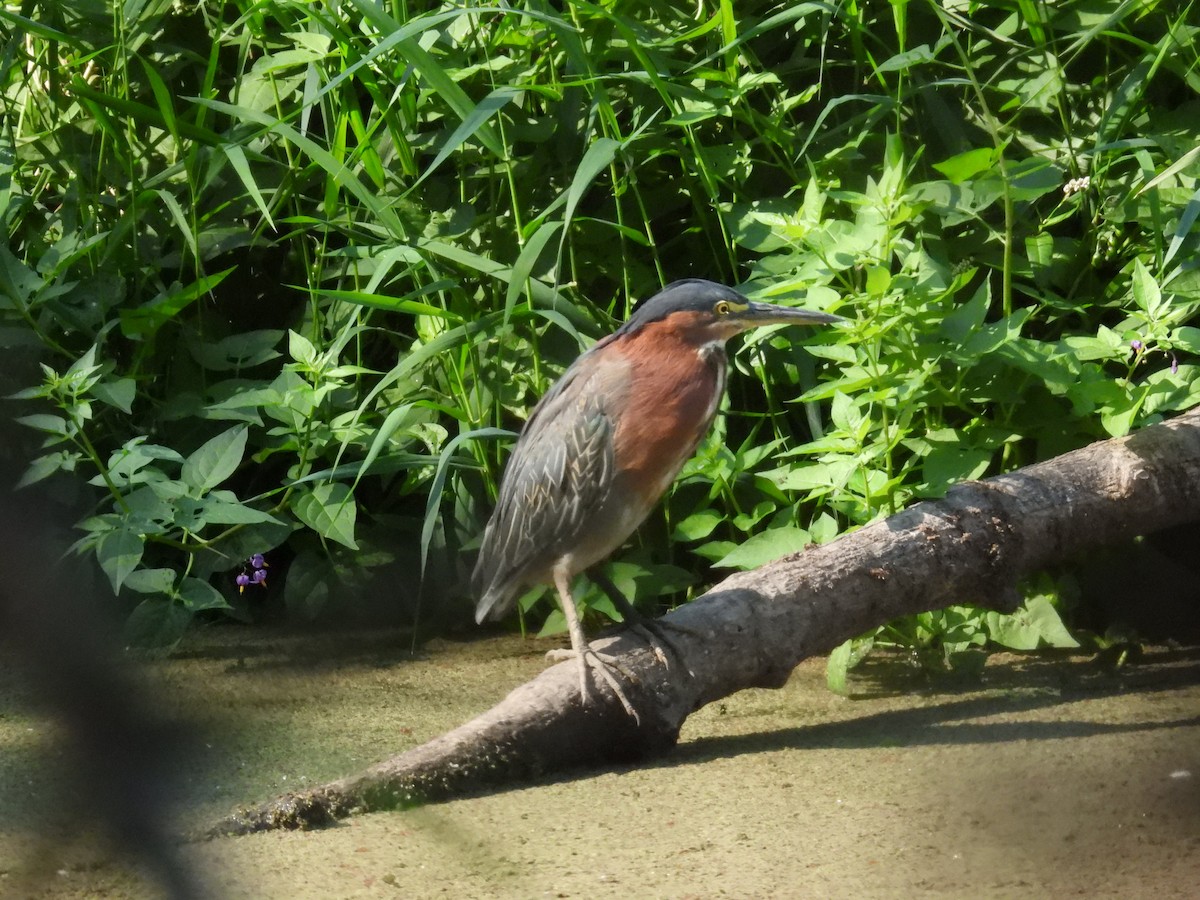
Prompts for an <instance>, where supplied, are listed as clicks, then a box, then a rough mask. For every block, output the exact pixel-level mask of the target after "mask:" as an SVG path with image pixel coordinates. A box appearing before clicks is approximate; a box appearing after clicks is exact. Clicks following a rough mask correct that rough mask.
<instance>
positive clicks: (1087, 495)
mask: <svg viewBox="0 0 1200 900" xmlns="http://www.w3.org/2000/svg"><path fill="white" fill-rule="evenodd" d="M1195 520H1200V408H1196V409H1193V410H1191V411H1190V412H1188V413H1186V414H1184V415H1181V416H1179V417H1177V418H1175V419H1173V420H1171V421H1168V422H1165V423H1162V424H1158V425H1154V426H1152V427H1149V428H1146V429H1144V430H1142V431H1139V432H1137V433H1135V434H1133V435H1130V436H1128V437H1124V438H1119V439H1113V440H1108V441H1102V442H1099V443H1095V444H1092V445H1091V446H1089V447H1085V448H1083V449H1081V450H1076V451H1074V452H1072V453H1067V454H1065V455H1063V456H1060V457H1057V458H1055V459H1052V460H1049V461H1047V462H1043V463H1038V464H1036V465H1032V466H1028V467H1026V468H1023V469H1019V470H1017V471H1015V472H1010V473H1008V474H1006V475H1000V476H996V477H994V478H988V479H986V480H983V481H976V482H968V483H965V484H961V485H958V486H956V487H954V488H952V489H951V490H950V491H949V492H948V493H947V495H946V497H945V498H944V499H941V500H937V501H929V502H924V503H919V504H917V505H915V506H913V507H911V508H909V509H907V510H905V511H904V512H901V513H898V514H897V515H894V516H891V517H890V518H888V519H885V520H882V521H879V522H875V523H873V524H871V525H868V526H866V527H864V528H861V529H859V530H858V531H855V532H853V533H851V534H848V535H845V536H843V537H841V538H839V539H838V540H836V541H833V542H831V543H829V544H825V545H822V546H819V547H808V548H806V549H805V550H804V551H801V552H799V553H795V554H792V555H790V556H787V557H784V558H783V559H780V560H778V561H776V562H774V563H771V564H769V565H767V566H763V567H762V568H760V569H757V570H755V571H753V572H743V573H740V574H737V575H734V576H733V577H731V578H728V579H726V580H725V581H723V582H722V583H720V584H719V585H717V586H716V587H714V588H713V589H712V590H711V591H709V592H708V593H706V594H705V595H704V596H702V597H699V598H698V599H696V600H694V601H693V602H691V603H689V604H687V605H686V606H683V607H680V608H679V609H676V610H674V611H673V612H671V613H670V614H668V615H667V616H665V617H664V618H663V619H662V620H661V621H662V622H663V623H665V624H666V625H667V626H668V628H669V632H670V637H671V641H672V643H673V645H674V647H675V648H676V649H677V651H678V654H677V655H675V654H672V655H670V656H669V662H668V665H666V666H664V665H663V664H662V663H661V662H660V661H659V660H658V659H656V657H655V655H654V653H653V652H652V651H651V650H650V648H648V647H647V645H646V644H645V643H643V642H642V641H641V640H640V639H639V638H637V637H635V636H634V635H632V634H628V633H624V634H620V635H616V636H612V637H605V638H600V639H598V640H596V641H595V642H594V644H595V646H597V648H603V649H604V651H605V652H606V653H608V654H610V655H613V656H615V657H617V659H618V662H619V664H620V666H621V668H622V669H623V671H624V673H625V676H626V678H625V680H626V685H625V687H626V692H627V694H628V696H629V698H630V700H631V701H632V703H633V704H634V706H635V707H636V708H637V710H638V712H639V716H640V721H638V722H635V721H634V720H633V719H632V718H631V717H630V716H628V715H626V713H625V712H624V711H623V710H622V708H621V705H620V703H619V702H618V701H617V699H616V698H615V697H614V696H612V695H611V694H610V693H608V692H599V693H600V694H601V695H602V699H601V700H599V701H597V702H596V703H595V704H593V705H588V706H584V705H582V703H581V700H580V696H579V682H578V677H577V670H576V668H575V664H574V662H568V663H562V664H559V665H557V666H554V667H552V668H549V669H547V670H546V671H545V672H543V673H542V674H541V675H539V676H538V677H537V678H535V679H534V680H533V681H530V682H529V683H527V684H524V685H522V686H520V687H518V688H517V689H516V690H514V691H513V692H512V693H510V694H509V695H508V696H507V697H506V698H505V699H504V700H503V701H501V703H499V704H498V705H497V706H495V707H494V708H492V709H491V710H489V711H488V712H485V713H484V714H482V715H480V716H478V717H477V718H475V719H473V720H471V721H470V722H467V723H466V724H465V725H462V726H460V727H459V728H457V729H455V730H453V731H451V732H449V733H447V734H445V735H442V736H441V737H438V738H435V739H434V740H432V741H429V742H428V743H426V744H424V745H422V746H420V747H416V748H414V749H412V750H409V751H407V752H405V753H401V754H399V755H397V756H394V757H392V758H391V759H387V760H384V761H383V762H380V763H377V764H375V765H373V766H371V767H370V768H368V769H366V770H365V771H363V772H361V773H359V774H356V775H353V776H350V777H347V778H343V779H340V780H338V781H334V782H331V783H329V784H326V785H322V786H319V787H315V788H310V789H307V790H304V791H298V792H294V793H289V794H286V795H284V796H282V797H279V798H276V799H274V800H271V801H269V802H267V803H265V804H262V805H261V806H257V807H252V808H247V809H241V810H238V811H236V812H234V813H233V814H231V815H230V816H228V817H227V818H225V819H223V820H222V821H221V822H219V823H217V825H215V826H214V827H213V828H212V829H211V830H210V832H209V833H210V834H213V835H218V834H240V833H249V832H255V831H263V830H268V829H274V828H292V829H294V828H311V827H315V826H320V825H324V824H328V823H331V822H333V821H335V820H337V819H339V818H342V817H345V816H348V815H353V814H355V813H358V812H365V811H370V810H379V809H388V808H396V807H404V806H410V805H415V804H419V803H428V802H431V801H436V800H440V799H446V798H449V797H451V796H455V795H458V794H462V793H464V792H467V791H470V790H478V789H481V788H486V787H488V786H492V785H497V784H515V783H519V782H521V781H523V780H528V779H530V778H534V777H538V776H540V775H544V774H547V773H551V772H555V771H561V770H564V769H568V768H571V767H576V766H581V765H588V764H597V763H602V762H614V761H630V760H635V759H642V758H646V757H649V756H653V755H655V754H660V753H663V752H665V751H667V750H669V749H670V748H671V747H673V746H674V744H675V742H676V740H677V739H678V736H679V730H680V727H681V726H682V724H683V721H684V719H686V718H687V716H688V715H689V714H691V713H692V712H693V711H694V710H696V709H699V708H700V707H702V706H704V705H705V704H707V703H711V702H713V701H714V700H717V699H720V698H721V697H725V696H728V695H729V694H732V693H734V692H735V691H739V690H742V689H743V688H748V687H780V686H782V685H783V684H784V683H785V682H786V681H787V678H788V676H789V675H790V673H791V671H792V670H793V669H794V668H795V666H796V665H797V663H799V662H800V661H801V660H803V659H805V658H806V657H808V656H811V655H814V654H818V653H824V652H828V651H829V650H831V649H832V648H834V647H836V646H837V645H839V644H840V643H842V642H843V641H845V640H847V639H848V638H851V637H854V636H855V635H859V634H862V633H864V632H866V631H869V630H871V629H872V628H875V627H877V626H879V625H881V624H883V623H885V622H888V621H890V620H892V619H895V618H897V617H899V616H903V615H908V614H912V613H919V612H925V611H928V610H934V609H940V608H942V607H945V606H948V605H951V604H957V603H973V604H976V605H979V606H984V607H988V608H992V609H998V610H1001V611H1005V612H1011V611H1013V610H1015V609H1016V608H1017V606H1018V605H1019V604H1020V596H1019V595H1018V593H1017V590H1016V583H1017V581H1018V580H1019V579H1020V578H1022V577H1023V576H1026V575H1028V574H1031V573H1034V572H1037V571H1039V570H1042V569H1044V568H1046V567H1047V566H1049V565H1051V564H1053V563H1056V562H1061V561H1062V560H1064V559H1068V558H1070V557H1071V556H1073V555H1074V554H1076V553H1078V552H1080V551H1081V550H1084V549H1087V548H1093V547H1102V546H1105V545H1108V544H1113V543H1116V542H1118V541H1122V540H1127V539H1130V538H1132V537H1135V536H1137V535H1142V534H1148V533H1152V532H1154V531H1157V530H1160V529H1164V528H1168V527H1171V526H1174V525H1178V524H1182V523H1184V522H1188V521H1195Z"/></svg>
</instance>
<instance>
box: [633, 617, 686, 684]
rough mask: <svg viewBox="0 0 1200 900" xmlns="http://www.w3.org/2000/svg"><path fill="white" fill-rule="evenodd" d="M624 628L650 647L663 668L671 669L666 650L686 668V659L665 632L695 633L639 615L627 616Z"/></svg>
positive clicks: (680, 626)
mask: <svg viewBox="0 0 1200 900" xmlns="http://www.w3.org/2000/svg"><path fill="white" fill-rule="evenodd" d="M625 626H626V627H627V628H628V629H629V630H630V631H632V632H633V633H634V634H636V635H637V636H638V637H640V638H641V639H642V640H643V641H645V642H646V643H647V644H649V645H650V649H651V650H653V651H654V657H655V658H656V659H657V660H658V661H659V662H660V663H662V664H663V666H664V667H665V668H668V669H669V668H671V664H670V662H669V661H668V660H667V654H666V651H667V650H669V651H671V654H672V655H673V656H674V657H675V658H676V659H677V660H679V661H680V662H681V663H683V664H684V666H685V667H686V666H687V660H686V658H685V657H684V655H683V654H682V653H681V652H680V650H679V648H678V647H677V646H675V642H674V641H672V640H671V639H670V638H669V637H667V631H668V630H671V631H677V632H679V633H680V634H686V635H695V634H696V632H694V631H692V630H691V629H690V628H684V627H683V626H682V625H674V624H671V623H669V622H663V621H662V620H660V619H649V618H646V617H645V616H643V615H642V614H641V613H637V614H636V615H635V616H633V617H632V618H631V617H628V616H627V617H626V619H625ZM687 672H688V674H689V675H691V676H693V677H694V676H695V674H696V673H695V672H693V671H692V670H691V669H690V668H689V669H688V670H687Z"/></svg>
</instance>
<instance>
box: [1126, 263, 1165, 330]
mask: <svg viewBox="0 0 1200 900" xmlns="http://www.w3.org/2000/svg"><path fill="white" fill-rule="evenodd" d="M1133 300H1134V302H1135V303H1136V304H1137V305H1138V306H1139V307H1141V308H1142V310H1143V311H1145V313H1146V315H1147V317H1148V318H1149V319H1150V320H1151V321H1155V320H1157V319H1158V318H1159V317H1160V316H1161V314H1162V313H1163V312H1164V309H1163V297H1162V291H1161V290H1160V289H1159V287H1158V282H1157V281H1155V280H1154V276H1153V275H1151V274H1150V270H1149V269H1147V268H1146V267H1145V266H1144V265H1142V261H1141V260H1140V259H1136V260H1134V261H1133Z"/></svg>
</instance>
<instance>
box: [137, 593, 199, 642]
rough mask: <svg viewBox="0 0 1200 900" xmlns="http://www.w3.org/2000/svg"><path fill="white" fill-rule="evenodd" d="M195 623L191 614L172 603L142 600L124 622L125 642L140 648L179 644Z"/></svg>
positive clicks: (178, 604)
mask: <svg viewBox="0 0 1200 900" xmlns="http://www.w3.org/2000/svg"><path fill="white" fill-rule="evenodd" d="M191 622H192V612H191V610H189V609H188V608H187V607H185V606H184V605H183V604H182V603H176V602H175V601H173V600H165V599H150V600H143V601H142V602H141V603H139V604H138V605H137V606H136V607H135V608H134V610H133V612H132V613H130V615H129V618H128V619H126V620H125V639H126V640H127V641H129V643H131V644H134V645H136V646H139V647H170V646H172V645H174V644H177V643H179V640H180V638H182V637H183V634H184V632H185V631H187V628H188V625H190V624H191Z"/></svg>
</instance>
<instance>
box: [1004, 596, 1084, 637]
mask: <svg viewBox="0 0 1200 900" xmlns="http://www.w3.org/2000/svg"><path fill="white" fill-rule="evenodd" d="M987 626H988V635H989V637H990V638H991V639H992V640H993V641H995V642H996V643H997V644H1002V645H1003V646H1005V647H1010V648H1012V649H1013V650H1036V649H1038V648H1039V647H1078V646H1079V642H1078V641H1076V640H1075V638H1073V637H1071V633H1070V632H1069V631H1067V629H1066V626H1065V625H1063V623H1062V619H1061V618H1060V617H1059V615H1058V610H1056V609H1055V608H1054V605H1053V604H1052V603H1051V602H1050V599H1049V598H1048V597H1047V596H1045V595H1044V594H1037V595H1035V596H1033V597H1029V598H1028V599H1027V600H1026V601H1025V607H1024V608H1023V609H1019V610H1017V611H1016V612H1015V613H1013V614H1012V615H1002V614H1000V613H996V612H991V613H988V614H987Z"/></svg>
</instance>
